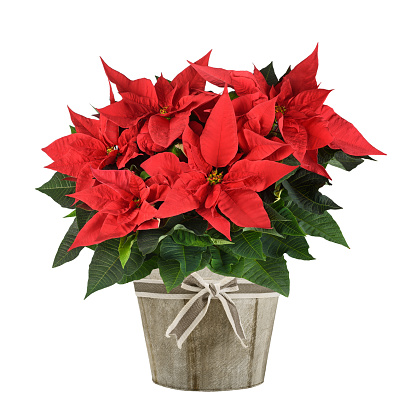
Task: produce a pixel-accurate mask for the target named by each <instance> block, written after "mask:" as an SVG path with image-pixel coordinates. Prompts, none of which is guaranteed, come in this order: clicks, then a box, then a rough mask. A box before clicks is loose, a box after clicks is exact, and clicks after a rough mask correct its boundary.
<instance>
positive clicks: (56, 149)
mask: <svg viewBox="0 0 415 416" xmlns="http://www.w3.org/2000/svg"><path fill="white" fill-rule="evenodd" d="M82 137H87V138H88V137H89V136H87V135H85V134H81V133H75V134H70V135H69V136H64V137H61V138H60V139H56V140H55V141H54V142H52V143H51V144H50V145H49V146H46V147H44V148H43V149H42V150H43V151H44V152H45V153H46V154H47V155H48V156H49V157H50V158H51V159H52V160H59V159H61V158H62V156H64V155H65V153H67V152H69V151H71V150H73V149H72V148H71V146H70V145H71V143H72V142H73V141H74V140H76V139H78V138H82Z"/></svg>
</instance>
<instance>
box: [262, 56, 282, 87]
mask: <svg viewBox="0 0 415 416" xmlns="http://www.w3.org/2000/svg"><path fill="white" fill-rule="evenodd" d="M261 73H262V75H263V76H264V78H265V81H267V84H268V85H271V86H273V85H276V84H278V78H277V76H276V75H275V71H274V65H273V64H272V62H271V63H270V64H269V65H267V66H266V67H265V68H262V69H261Z"/></svg>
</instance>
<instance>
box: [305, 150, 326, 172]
mask: <svg viewBox="0 0 415 416" xmlns="http://www.w3.org/2000/svg"><path fill="white" fill-rule="evenodd" d="M301 167H302V168H304V169H306V170H309V171H310V172H314V173H317V174H318V175H321V176H324V177H326V178H328V179H331V178H330V175H329V174H328V173H327V171H326V169H324V167H323V166H321V165H319V164H318V150H317V149H316V150H307V151H306V152H305V154H304V157H303V161H302V162H301Z"/></svg>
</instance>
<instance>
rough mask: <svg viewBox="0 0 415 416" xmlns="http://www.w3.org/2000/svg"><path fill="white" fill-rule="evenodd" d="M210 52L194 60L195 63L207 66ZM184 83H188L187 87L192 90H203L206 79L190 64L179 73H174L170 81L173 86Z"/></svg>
mask: <svg viewBox="0 0 415 416" xmlns="http://www.w3.org/2000/svg"><path fill="white" fill-rule="evenodd" d="M211 52H212V51H211V50H210V51H209V52H208V53H207V54H206V55H205V56H204V57H203V58H200V59H199V60H198V61H196V62H195V64H196V65H201V66H207V64H208V63H209V57H210V54H211ZM186 83H189V87H190V89H192V90H204V89H205V85H206V81H205V80H204V79H203V78H202V77H201V76H200V75H199V74H198V73H197V72H196V70H195V69H193V68H192V66H191V65H189V66H188V67H187V68H186V69H184V70H183V71H182V72H180V74H178V75H176V76H175V77H174V79H173V81H172V82H171V85H172V86H173V87H175V86H178V87H180V86H182V85H185V84H186Z"/></svg>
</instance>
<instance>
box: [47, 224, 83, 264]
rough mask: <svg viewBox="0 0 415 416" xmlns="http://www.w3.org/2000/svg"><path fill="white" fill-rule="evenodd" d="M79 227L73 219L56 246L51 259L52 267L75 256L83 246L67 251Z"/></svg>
mask: <svg viewBox="0 0 415 416" xmlns="http://www.w3.org/2000/svg"><path fill="white" fill-rule="evenodd" d="M78 232H79V229H78V224H77V222H76V219H74V220H73V222H72V224H71V226H70V227H69V229H68V231H67V232H66V234H65V237H63V240H62V242H61V244H60V246H59V248H58V251H57V253H56V256H55V259H54V260H53V266H52V267H59V266H62V264H65V263H68V262H69V261H72V260H73V259H75V258H77V257H78V255H79V253H80V252H81V250H82V249H83V247H76V248H74V249H72V250H71V251H68V249H69V247H70V246H71V245H72V244H73V242H74V241H75V238H76V236H77V235H78Z"/></svg>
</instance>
